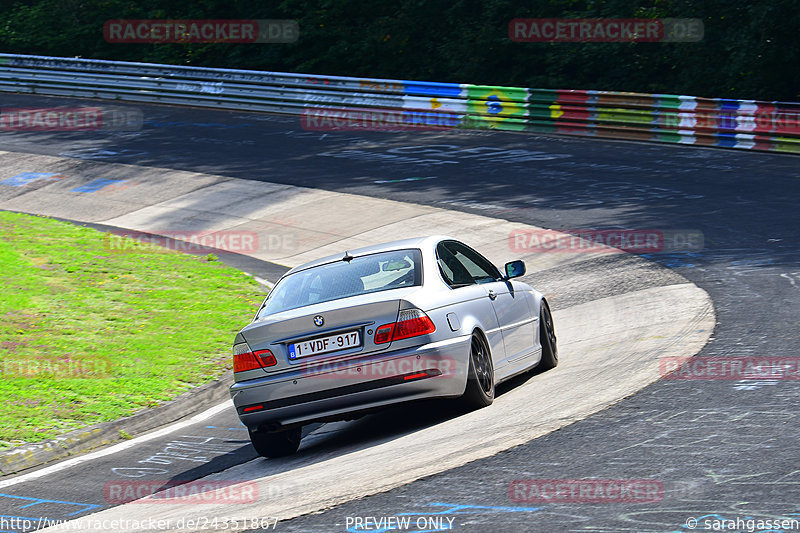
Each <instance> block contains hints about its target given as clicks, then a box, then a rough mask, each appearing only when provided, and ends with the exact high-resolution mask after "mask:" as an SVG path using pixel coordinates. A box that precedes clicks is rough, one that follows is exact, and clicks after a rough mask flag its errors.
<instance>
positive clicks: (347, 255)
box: [342, 250, 355, 263]
mask: <svg viewBox="0 0 800 533" xmlns="http://www.w3.org/2000/svg"><path fill="white" fill-rule="evenodd" d="M353 259H355V258H354V257H353V256H352V255H350V252H348V251H347V250H345V251H344V257H342V261H347V262H348V263H349V262H350V261H352V260H353Z"/></svg>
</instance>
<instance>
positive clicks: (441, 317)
mask: <svg viewBox="0 0 800 533" xmlns="http://www.w3.org/2000/svg"><path fill="white" fill-rule="evenodd" d="M523 274H525V264H524V263H523V262H522V261H511V262H510V263H506V265H505V268H504V272H503V273H501V272H500V271H499V270H498V269H497V267H495V266H494V265H493V264H492V263H491V262H490V261H488V260H487V259H486V258H485V257H483V256H482V255H481V254H479V253H478V252H476V251H475V250H473V249H472V248H470V247H469V246H467V245H465V244H463V243H461V242H459V241H457V240H454V239H451V238H449V237H443V236H435V237H424V238H417V239H408V240H403V241H395V242H390V243H387V244H381V245H377V246H370V247H368V248H361V249H358V250H351V251H346V252H343V253H341V254H338V255H334V256H329V257H325V258H323V259H319V260H317V261H312V262H310V263H306V264H304V265H301V266H298V267H296V268H293V269H292V270H290V271H289V272H287V273H286V274H285V275H284V276H283V277H282V278H281V279H280V280H278V282H277V283H276V284H275V286H274V287H273V289H272V291H270V293H269V295H268V296H267V298H266V300H264V303H263V304H262V305H261V308H260V309H259V311H258V313H257V314H256V316H255V318H254V319H253V321H252V322H251V323H250V324H249V325H248V326H246V327H244V328H243V329H242V330H241V331H240V332H239V333H238V334H237V335H236V339H235V341H234V345H233V367H234V369H233V370H234V380H235V383H234V384H233V385H232V386H231V396H232V397H233V403H234V405H235V406H236V411H237V413H238V415H239V418H240V419H241V421H242V422H243V423H244V425H245V426H247V428H248V430H249V433H250V440H251V441H252V443H253V446H254V447H255V449H256V451H258V453H259V454H261V455H263V456H265V457H277V456H281V455H288V454H292V453H294V452H295V451H297V448H298V446H299V445H300V438H301V428H302V425H303V424H308V423H310V422H319V421H332V420H344V419H351V418H357V417H358V416H360V415H362V414H364V413H365V412H368V411H371V410H374V409H376V408H380V407H384V406H387V405H391V404H395V403H398V402H407V401H411V400H418V399H423V398H460V399H461V401H462V402H463V403H464V404H466V405H467V406H469V407H472V408H477V407H484V406H487V405H489V404H491V403H492V401H493V400H494V391H495V385H496V384H498V383H500V382H502V381H505V380H507V379H509V378H511V377H513V376H515V375H517V374H520V373H522V372H526V371H529V370H531V369H533V368H539V369H542V370H547V369H550V368H553V367H555V366H556V365H557V364H558V349H557V346H556V336H555V330H554V327H553V318H552V316H551V314H550V308H549V306H548V304H547V301H546V300H545V299H544V297H543V296H542V294H541V293H539V292H537V291H536V290H534V289H533V288H531V287H530V286H529V285H527V284H525V283H522V282H520V281H515V280H513V278H516V277H519V276H522V275H523Z"/></svg>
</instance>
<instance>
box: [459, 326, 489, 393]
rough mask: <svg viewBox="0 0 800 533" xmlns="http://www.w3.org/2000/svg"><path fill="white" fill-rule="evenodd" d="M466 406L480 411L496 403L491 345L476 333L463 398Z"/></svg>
mask: <svg viewBox="0 0 800 533" xmlns="http://www.w3.org/2000/svg"><path fill="white" fill-rule="evenodd" d="M461 401H462V403H463V404H464V406H466V407H468V408H470V409H480V408H481V407H486V406H487V405H491V404H492V402H493V401H494V364H493V363H492V354H491V352H490V351H489V344H488V343H487V342H486V339H484V337H483V335H481V334H479V333H474V334H473V335H472V343H471V345H470V353H469V370H468V374H467V388H466V390H465V391H464V395H463V396H462V397H461Z"/></svg>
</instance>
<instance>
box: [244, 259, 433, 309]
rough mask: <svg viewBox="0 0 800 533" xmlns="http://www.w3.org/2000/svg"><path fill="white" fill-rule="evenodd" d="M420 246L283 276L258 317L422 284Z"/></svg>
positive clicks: (329, 264) (338, 262) (328, 264)
mask: <svg viewBox="0 0 800 533" xmlns="http://www.w3.org/2000/svg"><path fill="white" fill-rule="evenodd" d="M421 262H422V259H421V254H420V251H419V250H414V249H412V250H394V251H391V252H381V253H377V254H370V255H364V256H361V257H356V258H354V259H353V260H351V261H349V262H347V261H336V262H335V263H327V264H324V265H320V266H316V267H312V268H308V269H305V270H300V271H299V272H295V273H294V274H290V275H289V276H286V277H285V278H283V279H281V280H280V281H279V282H278V284H277V285H275V287H274V288H273V289H272V292H270V293H269V296H268V297H267V300H266V301H265V302H264V306H263V307H262V308H261V310H260V311H259V312H258V317H262V316H266V315H271V314H273V313H280V312H281V311H288V310H290V309H297V308H298V307H304V306H306V305H312V304H317V303H321V302H329V301H331V300H338V299H339V298H347V297H349V296H358V295H359V294H369V293H373V292H380V291H386V290H389V289H398V288H402V287H413V286H419V285H422V264H421Z"/></svg>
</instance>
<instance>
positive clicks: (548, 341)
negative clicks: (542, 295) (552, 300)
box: [536, 299, 558, 370]
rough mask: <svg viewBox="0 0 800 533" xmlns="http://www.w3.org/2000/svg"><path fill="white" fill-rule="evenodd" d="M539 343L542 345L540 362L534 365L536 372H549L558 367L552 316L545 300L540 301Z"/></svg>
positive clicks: (556, 340) (556, 343)
mask: <svg viewBox="0 0 800 533" xmlns="http://www.w3.org/2000/svg"><path fill="white" fill-rule="evenodd" d="M539 342H541V343H542V360H541V361H539V364H538V365H536V369H537V370H550V369H551V368H555V367H557V366H558V339H556V328H555V325H553V315H552V314H551V313H550V306H549V305H548V304H547V300H544V299H542V305H541V306H540V309H539Z"/></svg>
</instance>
